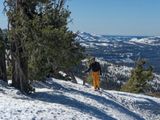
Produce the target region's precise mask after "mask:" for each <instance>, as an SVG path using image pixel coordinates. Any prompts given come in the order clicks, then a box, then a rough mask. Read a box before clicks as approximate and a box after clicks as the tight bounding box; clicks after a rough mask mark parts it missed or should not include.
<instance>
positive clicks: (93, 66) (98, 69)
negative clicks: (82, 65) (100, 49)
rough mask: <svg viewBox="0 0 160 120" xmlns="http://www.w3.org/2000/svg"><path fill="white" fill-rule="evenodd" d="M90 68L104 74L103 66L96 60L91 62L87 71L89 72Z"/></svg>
mask: <svg viewBox="0 0 160 120" xmlns="http://www.w3.org/2000/svg"><path fill="white" fill-rule="evenodd" d="M90 70H92V71H93V72H98V71H99V72H100V75H101V74H102V71H101V66H100V64H99V63H98V62H94V63H92V64H90V66H89V68H88V70H86V71H85V72H86V73H87V72H89V71H90Z"/></svg>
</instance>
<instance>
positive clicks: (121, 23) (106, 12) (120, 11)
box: [0, 0, 160, 35]
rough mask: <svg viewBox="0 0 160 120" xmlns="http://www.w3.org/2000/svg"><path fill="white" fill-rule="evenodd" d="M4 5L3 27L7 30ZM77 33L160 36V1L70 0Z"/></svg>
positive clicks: (72, 26)
mask: <svg viewBox="0 0 160 120" xmlns="http://www.w3.org/2000/svg"><path fill="white" fill-rule="evenodd" d="M2 2H3V0H1V1H0V12H1V13H0V27H2V28H5V27H6V26H7V22H6V21H7V20H6V17H4V15H3V14H2V10H3V7H2ZM67 4H68V5H69V9H70V10H71V12H72V14H71V18H73V23H70V25H69V27H70V29H71V30H73V31H81V32H91V33H97V34H111V35H160V7H159V6H160V0H68V2H67Z"/></svg>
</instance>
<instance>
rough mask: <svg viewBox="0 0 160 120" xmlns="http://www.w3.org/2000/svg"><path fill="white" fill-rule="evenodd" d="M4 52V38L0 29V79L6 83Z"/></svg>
mask: <svg viewBox="0 0 160 120" xmlns="http://www.w3.org/2000/svg"><path fill="white" fill-rule="evenodd" d="M5 50H6V48H5V37H4V33H3V31H2V30H1V29H0V79H2V80H4V81H7V74H6V59H5Z"/></svg>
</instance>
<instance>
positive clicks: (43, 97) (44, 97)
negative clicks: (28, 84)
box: [31, 92, 116, 120]
mask: <svg viewBox="0 0 160 120" xmlns="http://www.w3.org/2000/svg"><path fill="white" fill-rule="evenodd" d="M31 97H32V98H33V99H38V100H40V101H44V102H50V103H57V104H62V105H65V106H68V107H72V108H74V109H77V110H79V111H80V112H83V113H88V114H91V115H92V116H94V117H96V118H99V119H102V120H116V119H114V118H112V117H110V116H108V115H107V114H106V113H105V112H104V111H101V110H99V109H97V108H96V107H93V106H90V105H87V104H84V103H82V102H80V101H77V100H76V99H74V98H70V97H67V96H64V95H60V94H49V93H46V92H39V93H36V94H34V95H33V96H31Z"/></svg>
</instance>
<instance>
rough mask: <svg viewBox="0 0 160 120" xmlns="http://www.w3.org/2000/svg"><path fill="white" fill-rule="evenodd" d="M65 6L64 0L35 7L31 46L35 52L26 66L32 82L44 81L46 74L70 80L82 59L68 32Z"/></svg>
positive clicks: (73, 38)
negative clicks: (60, 74)
mask: <svg viewBox="0 0 160 120" xmlns="http://www.w3.org/2000/svg"><path fill="white" fill-rule="evenodd" d="M64 4H65V0H46V1H43V3H42V2H41V4H40V5H39V7H38V11H39V13H38V15H37V16H36V19H35V21H34V23H33V24H34V26H35V28H36V29H35V31H37V32H36V35H35V40H36V42H32V43H31V45H30V46H31V47H33V46H34V47H33V48H35V50H34V51H33V52H32V53H31V55H30V62H29V63H30V65H29V66H30V71H31V72H30V78H32V79H33V78H34V79H44V78H43V77H45V76H46V75H47V74H48V73H50V72H51V73H54V72H56V71H59V70H63V71H65V72H68V73H69V74H70V75H71V76H72V77H73V74H72V71H71V70H72V67H73V66H75V65H76V64H78V63H79V62H80V60H81V59H82V57H83V48H82V47H81V46H80V45H79V43H77V42H76V41H75V37H76V34H74V33H73V32H72V31H69V30H68V27H67V24H68V18H69V16H70V12H69V10H68V9H66V8H65V7H64ZM73 78H74V77H73Z"/></svg>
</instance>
